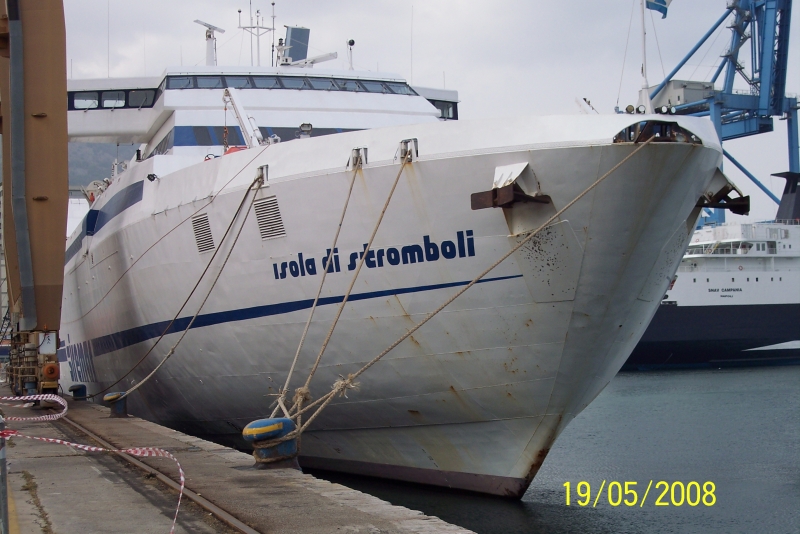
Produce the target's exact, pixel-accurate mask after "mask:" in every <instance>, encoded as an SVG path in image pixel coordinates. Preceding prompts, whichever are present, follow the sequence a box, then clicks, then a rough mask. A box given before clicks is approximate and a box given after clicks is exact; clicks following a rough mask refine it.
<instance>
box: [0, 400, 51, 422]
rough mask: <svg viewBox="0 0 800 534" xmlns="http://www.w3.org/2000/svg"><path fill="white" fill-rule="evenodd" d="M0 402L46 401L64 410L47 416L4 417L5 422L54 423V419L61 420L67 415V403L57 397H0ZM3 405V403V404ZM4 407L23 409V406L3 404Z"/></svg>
mask: <svg viewBox="0 0 800 534" xmlns="http://www.w3.org/2000/svg"><path fill="white" fill-rule="evenodd" d="M0 400H10V401H48V402H55V403H58V404H60V405H61V406H62V407H63V408H64V409H63V410H61V411H60V412H58V413H53V414H48V415H40V416H39V417H11V416H9V417H6V418H5V420H6V421H55V420H56V419H61V418H62V417H64V416H65V415H66V414H67V401H65V400H64V399H62V398H61V397H59V396H58V395H27V396H24V397H0ZM3 404H5V403H3ZM5 405H6V406H12V407H14V408H24V407H25V406H24V405H22V404H16V405H15V404H5Z"/></svg>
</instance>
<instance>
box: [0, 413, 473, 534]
mask: <svg viewBox="0 0 800 534" xmlns="http://www.w3.org/2000/svg"><path fill="white" fill-rule="evenodd" d="M2 411H3V412H4V413H5V414H6V415H8V416H11V415H13V416H19V417H26V416H36V415H41V414H43V413H46V411H45V410H35V409H30V408H28V409H21V408H13V407H6V406H3V407H2ZM6 426H7V428H9V429H13V430H18V431H19V432H21V433H22V434H26V435H29V436H37V437H45V438H56V439H62V440H65V441H70V442H74V443H80V444H83V445H93V446H103V447H109V446H110V447H113V448H118V449H126V448H133V447H159V448H162V449H165V450H167V451H169V452H170V453H172V454H173V455H174V456H175V457H177V458H178V460H179V461H180V463H181V466H182V467H183V470H184V472H185V474H186V491H185V493H184V498H183V503H182V504H181V509H180V514H179V515H178V522H177V526H176V530H175V531H176V532H180V533H190V532H191V533H213V532H223V533H229V532H230V533H236V532H245V533H248V534H252V533H255V532H257V533H312V534H317V533H318V534H330V533H338V532H342V533H365V534H367V533H369V534H378V533H381V534H390V533H391V534H395V533H396V534H411V533H414V534H428V533H447V534H468V533H470V531H469V530H466V529H464V528H461V527H457V526H454V525H450V524H448V523H445V522H444V521H442V520H440V519H438V518H436V517H431V516H426V515H424V514H422V513H421V512H417V511H414V510H410V509H408V508H403V507H400V506H393V505H391V504H389V503H387V502H385V501H382V500H380V499H378V498H376V497H372V496H370V495H367V494H364V493H361V492H358V491H355V490H352V489H349V488H347V487H345V486H342V485H340V484H334V483H330V482H327V481H324V480H320V479H317V478H314V477H313V476H311V475H307V474H303V473H301V472H299V471H297V470H293V469H274V470H258V469H254V468H253V465H254V461H253V457H252V456H251V455H249V454H246V453H242V452H239V451H236V450H234V449H230V448H226V447H222V446H220V445H217V444H214V443H210V442H208V441H204V440H201V439H198V438H195V437H192V436H188V435H185V434H182V433H180V432H176V431H174V430H171V429H168V428H165V427H162V426H159V425H156V424H154V423H150V422H148V421H144V420H142V419H139V418H136V417H129V418H127V419H114V418H109V410H108V408H105V407H103V406H100V405H97V404H93V403H89V402H74V401H71V400H70V401H69V411H68V413H67V416H66V417H65V418H62V419H60V420H57V421H53V422H18V421H8V422H7V425H6ZM7 443H8V444H7V456H8V472H9V477H8V486H9V490H10V491H9V517H10V532H11V533H12V534H13V533H20V534H28V533H36V534H38V533H45V534H51V533H57V534H71V533H76V534H77V533H92V532H98V533H99V532H118V533H127V532H130V533H142V532H148V533H149V532H156V533H157V532H163V533H168V532H169V530H170V526H171V523H172V518H173V516H174V514H175V508H176V506H177V501H178V493H177V491H176V489H174V488H176V487H177V484H178V482H179V476H178V470H177V466H176V465H175V463H174V462H173V461H172V460H170V459H167V458H155V457H148V458H136V459H133V458H130V457H129V458H127V459H126V458H123V457H122V456H120V455H118V454H113V453H98V452H86V451H83V450H80V449H76V448H72V447H67V446H65V445H61V444H55V443H46V442H41V441H35V440H30V439H25V438H23V437H19V436H17V437H13V438H10V439H9V440H7ZM131 460H132V461H133V462H134V463H131ZM137 460H138V463H136V462H137Z"/></svg>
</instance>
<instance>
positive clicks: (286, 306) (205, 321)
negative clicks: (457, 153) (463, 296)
mask: <svg viewBox="0 0 800 534" xmlns="http://www.w3.org/2000/svg"><path fill="white" fill-rule="evenodd" d="M514 278H522V275H521V274H518V275H513V276H501V277H498V278H487V279H485V280H481V281H480V282H478V283H485V282H497V281H501V280H511V279H514ZM467 284H469V282H468V281H466V282H451V283H447V284H434V285H427V286H416V287H406V288H399V289H387V290H384V291H372V292H369V293H357V294H352V295H350V298H349V299H348V302H354V301H358V300H368V299H374V298H381V297H389V296H392V295H403V294H407V293H421V292H424V291H433V290H436V289H447V288H451V287H462V286H465V285H467ZM342 300H344V296H343V295H342V296H335V297H324V298H320V299H319V304H318V306H326V305H330V304H339V303H340V302H342ZM313 303H314V301H313V299H306V300H296V301H291V302H282V303H279V304H266V305H264V306H254V307H251V308H241V309H238V310H229V311H224V312H215V313H206V314H202V315H200V316H198V317H197V319H196V320H195V322H194V324H192V329H195V328H202V327H205V326H212V325H218V324H224V323H232V322H237V321H247V320H250V319H258V318H261V317H269V316H272V315H283V314H286V313H291V312H295V311H298V310H306V309H309V308H311V306H312V304H313ZM191 320H192V317H191V316H189V317H181V318H179V319H177V320H176V321H175V323H174V324H173V325H172V327H171V328H170V329H169V332H168V333H170V334H171V333H174V332H182V331H183V330H185V329H186V327H187V326H188V325H189V322H190V321H191ZM168 325H169V321H160V322H158V323H151V324H147V325H143V326H137V327H135V328H130V329H128V330H123V331H121V332H116V333H114V334H108V335H105V336H101V337H97V338H94V339H91V340H89V345H90V347H91V349H90V350H91V354H92V356H93V357H97V356H101V355H103V354H108V353H109V352H113V351H115V350H120V349H124V348H126V347H130V346H131V345H135V344H137V343H141V342H143V341H147V340H149V339H154V338H157V337H158V336H160V335H161V334H162V333H163V332H164V330H165V329H166V328H167V326H168ZM58 353H59V360H60V361H66V350H64V349H61V350H59V351H58Z"/></svg>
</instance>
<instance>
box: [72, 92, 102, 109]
mask: <svg viewBox="0 0 800 534" xmlns="http://www.w3.org/2000/svg"><path fill="white" fill-rule="evenodd" d="M98 104H99V99H98V95H97V93H96V92H94V91H92V92H86V93H75V109H94V108H96V107H97V105H98Z"/></svg>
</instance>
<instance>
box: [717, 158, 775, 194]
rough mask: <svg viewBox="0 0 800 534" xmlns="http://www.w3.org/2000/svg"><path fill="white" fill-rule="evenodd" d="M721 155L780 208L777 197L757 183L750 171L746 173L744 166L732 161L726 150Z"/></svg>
mask: <svg viewBox="0 0 800 534" xmlns="http://www.w3.org/2000/svg"><path fill="white" fill-rule="evenodd" d="M722 153H723V154H725V157H726V158H728V159H729V160H730V162H731V163H733V164H734V165H735V166H736V168H737V169H739V170H740V171H742V173H744V175H745V176H747V177H748V178H750V180H751V181H752V182H753V183H754V184H756V185H757V186H758V188H759V189H761V190H762V191H763V192H764V193H766V195H767V196H768V197H769V198H771V199H772V201H773V202H775V204H778V205H779V206H780V204H781V201H780V199H779V198H778V197H776V196H775V195H773V194H772V191H770V190H769V189H767V186H765V185H764V184H762V183H761V182H759V181H758V178H756V177H755V176H753V175H752V174H751V173H750V171H748V170H747V169H745V168H744V165H742V164H741V163H739V162H738V161H736V160H735V159H733V156H731V155H730V154H728V151H727V150H725V149H723V150H722Z"/></svg>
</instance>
